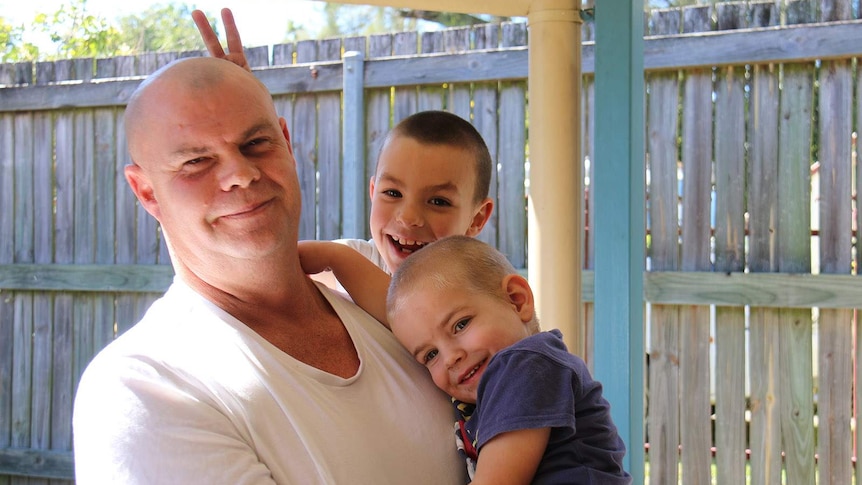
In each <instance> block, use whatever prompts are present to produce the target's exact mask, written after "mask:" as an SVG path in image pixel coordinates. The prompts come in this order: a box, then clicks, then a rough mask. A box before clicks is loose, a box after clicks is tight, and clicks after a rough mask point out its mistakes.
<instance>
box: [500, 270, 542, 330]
mask: <svg viewBox="0 0 862 485" xmlns="http://www.w3.org/2000/svg"><path fill="white" fill-rule="evenodd" d="M503 291H505V292H506V296H507V298H508V299H509V303H511V304H512V307H514V309H515V312H517V313H518V316H520V317H521V321H522V322H524V323H525V324H527V323H530V322H532V321H533V320H534V317H535V302H534V300H533V290H532V289H531V288H530V283H528V282H527V279H526V278H524V277H523V276H521V275H519V274H509V275H506V277H505V278H503Z"/></svg>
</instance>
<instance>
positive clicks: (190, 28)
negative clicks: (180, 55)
mask: <svg viewBox="0 0 862 485" xmlns="http://www.w3.org/2000/svg"><path fill="white" fill-rule="evenodd" d="M29 25H30V27H29V28H30V30H31V31H32V33H33V34H37V35H42V36H44V37H45V38H47V39H48V40H49V43H50V45H49V47H45V46H44V45H43V46H42V48H41V49H40V48H39V47H38V46H37V45H35V44H33V43H30V42H25V41H24V32H25V29H26V28H27V27H25V26H24V25H12V24H10V23H9V22H7V21H6V20H4V19H3V18H2V17H0V44H2V45H4V50H3V57H2V58H0V60H2V62H17V61H36V60H55V59H69V58H76V57H111V56H117V55H128V54H140V53H143V52H159V51H185V50H199V49H204V44H203V41H202V40H201V39H200V35H199V34H198V31H197V28H196V27H195V25H194V21H193V20H192V17H191V9H190V8H189V7H188V6H185V5H176V4H167V5H153V6H151V7H149V8H147V9H146V10H144V11H143V12H141V13H136V14H133V15H127V16H124V17H120V18H119V19H116V20H115V21H114V22H111V21H109V20H108V19H106V18H105V17H103V16H101V15H97V14H92V13H90V12H89V11H88V10H87V0H67V1H66V2H65V3H63V4H61V5H60V6H59V7H58V9H57V10H56V11H54V12H52V13H45V12H41V13H38V14H36V16H35V17H34V18H33V21H32V22H30V24H29ZM213 29H214V30H216V33H218V30H217V29H216V27H215V25H213Z"/></svg>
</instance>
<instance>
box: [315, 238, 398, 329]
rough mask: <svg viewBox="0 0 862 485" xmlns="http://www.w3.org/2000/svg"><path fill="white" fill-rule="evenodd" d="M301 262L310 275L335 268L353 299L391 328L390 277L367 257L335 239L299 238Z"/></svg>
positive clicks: (336, 273)
mask: <svg viewBox="0 0 862 485" xmlns="http://www.w3.org/2000/svg"><path fill="white" fill-rule="evenodd" d="M299 262H300V263H301V264H302V269H303V271H305V272H306V273H308V274H316V273H320V272H321V271H327V270H332V273H333V274H334V275H335V277H336V278H338V281H339V283H341V286H343V287H344V289H345V290H347V293H349V294H350V297H351V298H353V301H354V302H356V304H357V305H359V306H360V307H362V309H363V310H365V311H366V312H368V313H369V314H370V315H371V316H372V317H374V318H376V319H377V320H378V321H379V322H380V323H382V324H383V325H385V326H386V328H389V322H388V321H387V320H386V292H387V291H388V289H389V280H390V278H389V275H388V274H386V273H385V272H384V271H383V270H382V269H380V268H378V267H377V265H375V264H374V263H372V262H371V261H369V260H368V259H366V258H365V256H363V255H362V254H360V253H359V252H358V251H356V250H355V249H353V248H351V247H350V246H346V245H344V244H338V243H334V242H332V241H300V242H299Z"/></svg>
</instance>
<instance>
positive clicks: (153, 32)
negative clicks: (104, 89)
mask: <svg viewBox="0 0 862 485" xmlns="http://www.w3.org/2000/svg"><path fill="white" fill-rule="evenodd" d="M192 10H193V9H192V8H189V7H188V6H187V5H175V4H168V5H153V6H151V7H149V8H147V9H146V10H144V11H143V12H141V13H139V14H135V15H127V16H125V17H121V18H120V19H119V22H118V23H119V26H118V31H119V33H120V39H121V41H122V44H123V46H124V48H126V49H128V50H129V52H134V53H141V52H161V51H190V50H200V49H204V48H205V46H204V43H203V41H202V40H201V38H200V34H198V31H197V28H196V27H195V24H194V21H193V20H192ZM213 29H214V30H215V32H216V34H218V30H217V29H216V26H215V25H214V24H213Z"/></svg>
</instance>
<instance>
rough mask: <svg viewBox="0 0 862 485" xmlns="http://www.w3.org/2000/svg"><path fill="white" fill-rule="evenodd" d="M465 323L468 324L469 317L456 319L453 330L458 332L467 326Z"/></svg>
mask: <svg viewBox="0 0 862 485" xmlns="http://www.w3.org/2000/svg"><path fill="white" fill-rule="evenodd" d="M467 325H470V319H469V318H463V319H461V320H458V321H457V322H455V327H454V328H455V331H456V332H460V331H462V330H464V329H465V328H467Z"/></svg>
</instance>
